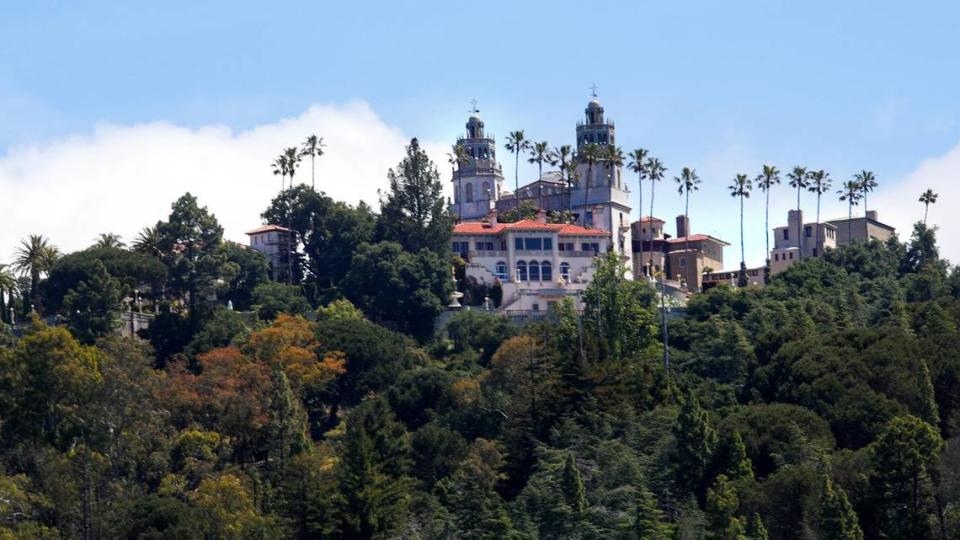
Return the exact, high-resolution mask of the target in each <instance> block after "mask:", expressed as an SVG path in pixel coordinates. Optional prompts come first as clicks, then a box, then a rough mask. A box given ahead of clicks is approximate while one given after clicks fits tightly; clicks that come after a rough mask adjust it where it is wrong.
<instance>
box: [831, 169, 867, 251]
mask: <svg viewBox="0 0 960 540" xmlns="http://www.w3.org/2000/svg"><path fill="white" fill-rule="evenodd" d="M837 194H838V195H840V201H841V202H843V201H847V207H848V210H847V243H848V244H852V243H853V234H852V233H851V222H852V221H853V207H854V206H857V205H858V204H860V199H861V198H862V197H863V191H862V190H861V189H860V182H858V181H856V180H847V181H846V182H844V183H843V187H842V188H841V189H839V190H838V191H837Z"/></svg>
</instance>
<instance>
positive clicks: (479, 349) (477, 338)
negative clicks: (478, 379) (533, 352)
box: [446, 310, 516, 363]
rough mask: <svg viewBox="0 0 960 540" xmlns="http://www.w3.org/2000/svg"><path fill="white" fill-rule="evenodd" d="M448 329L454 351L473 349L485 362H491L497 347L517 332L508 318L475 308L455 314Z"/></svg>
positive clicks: (448, 324)
mask: <svg viewBox="0 0 960 540" xmlns="http://www.w3.org/2000/svg"><path fill="white" fill-rule="evenodd" d="M446 330H447V336H448V337H449V338H450V340H451V341H452V342H453V347H454V352H457V353H462V352H466V351H473V352H475V353H476V354H477V355H478V356H479V359H480V361H481V362H484V363H486V362H489V361H490V357H492V356H493V353H494V352H496V350H497V347H499V346H500V344H501V343H503V341H504V340H505V339H507V338H509V337H511V336H512V335H514V333H515V332H516V329H515V328H514V326H513V325H511V324H510V321H509V320H508V319H506V318H504V317H500V316H497V315H494V314H491V313H484V312H482V311H475V310H471V311H461V312H459V313H457V314H456V315H454V316H453V318H451V319H450V322H448V323H447V327H446Z"/></svg>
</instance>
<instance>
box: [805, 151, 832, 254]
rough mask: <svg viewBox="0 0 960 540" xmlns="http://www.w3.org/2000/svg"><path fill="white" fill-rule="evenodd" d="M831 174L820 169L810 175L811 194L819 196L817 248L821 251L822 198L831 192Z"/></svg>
mask: <svg viewBox="0 0 960 540" xmlns="http://www.w3.org/2000/svg"><path fill="white" fill-rule="evenodd" d="M830 184H831V179H830V173H828V172H826V171H824V170H823V169H820V170H819V171H813V172H811V173H810V186H809V187H808V188H807V189H809V190H810V192H811V193H816V194H817V243H816V246H817V247H816V248H814V249H818V250H820V251H823V250H822V249H820V196H821V195H823V194H824V193H826V192H828V191H830ZM817 255H823V253H820V252H819V251H818V252H817Z"/></svg>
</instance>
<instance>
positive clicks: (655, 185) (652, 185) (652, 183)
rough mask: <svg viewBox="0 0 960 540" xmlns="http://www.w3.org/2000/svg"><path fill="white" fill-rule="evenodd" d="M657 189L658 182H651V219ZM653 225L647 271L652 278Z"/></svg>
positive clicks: (651, 217)
mask: <svg viewBox="0 0 960 540" xmlns="http://www.w3.org/2000/svg"><path fill="white" fill-rule="evenodd" d="M656 189H657V182H656V181H655V180H650V219H653V195H654V191H655V190H656ZM640 213H641V214H642V213H643V212H642V211H641V212H640ZM652 225H653V224H652V222H651V227H650V231H649V234H650V262H649V263H648V264H649V268H647V271H648V272H650V276H653V227H652ZM641 262H643V261H641Z"/></svg>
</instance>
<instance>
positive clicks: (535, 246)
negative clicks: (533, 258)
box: [523, 238, 543, 251]
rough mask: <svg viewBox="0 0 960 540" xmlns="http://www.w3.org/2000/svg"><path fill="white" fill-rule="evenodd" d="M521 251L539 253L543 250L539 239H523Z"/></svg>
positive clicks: (541, 241)
mask: <svg viewBox="0 0 960 540" xmlns="http://www.w3.org/2000/svg"><path fill="white" fill-rule="evenodd" d="M523 249H525V250H527V251H540V250H541V249H543V240H541V239H540V238H524V239H523Z"/></svg>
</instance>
